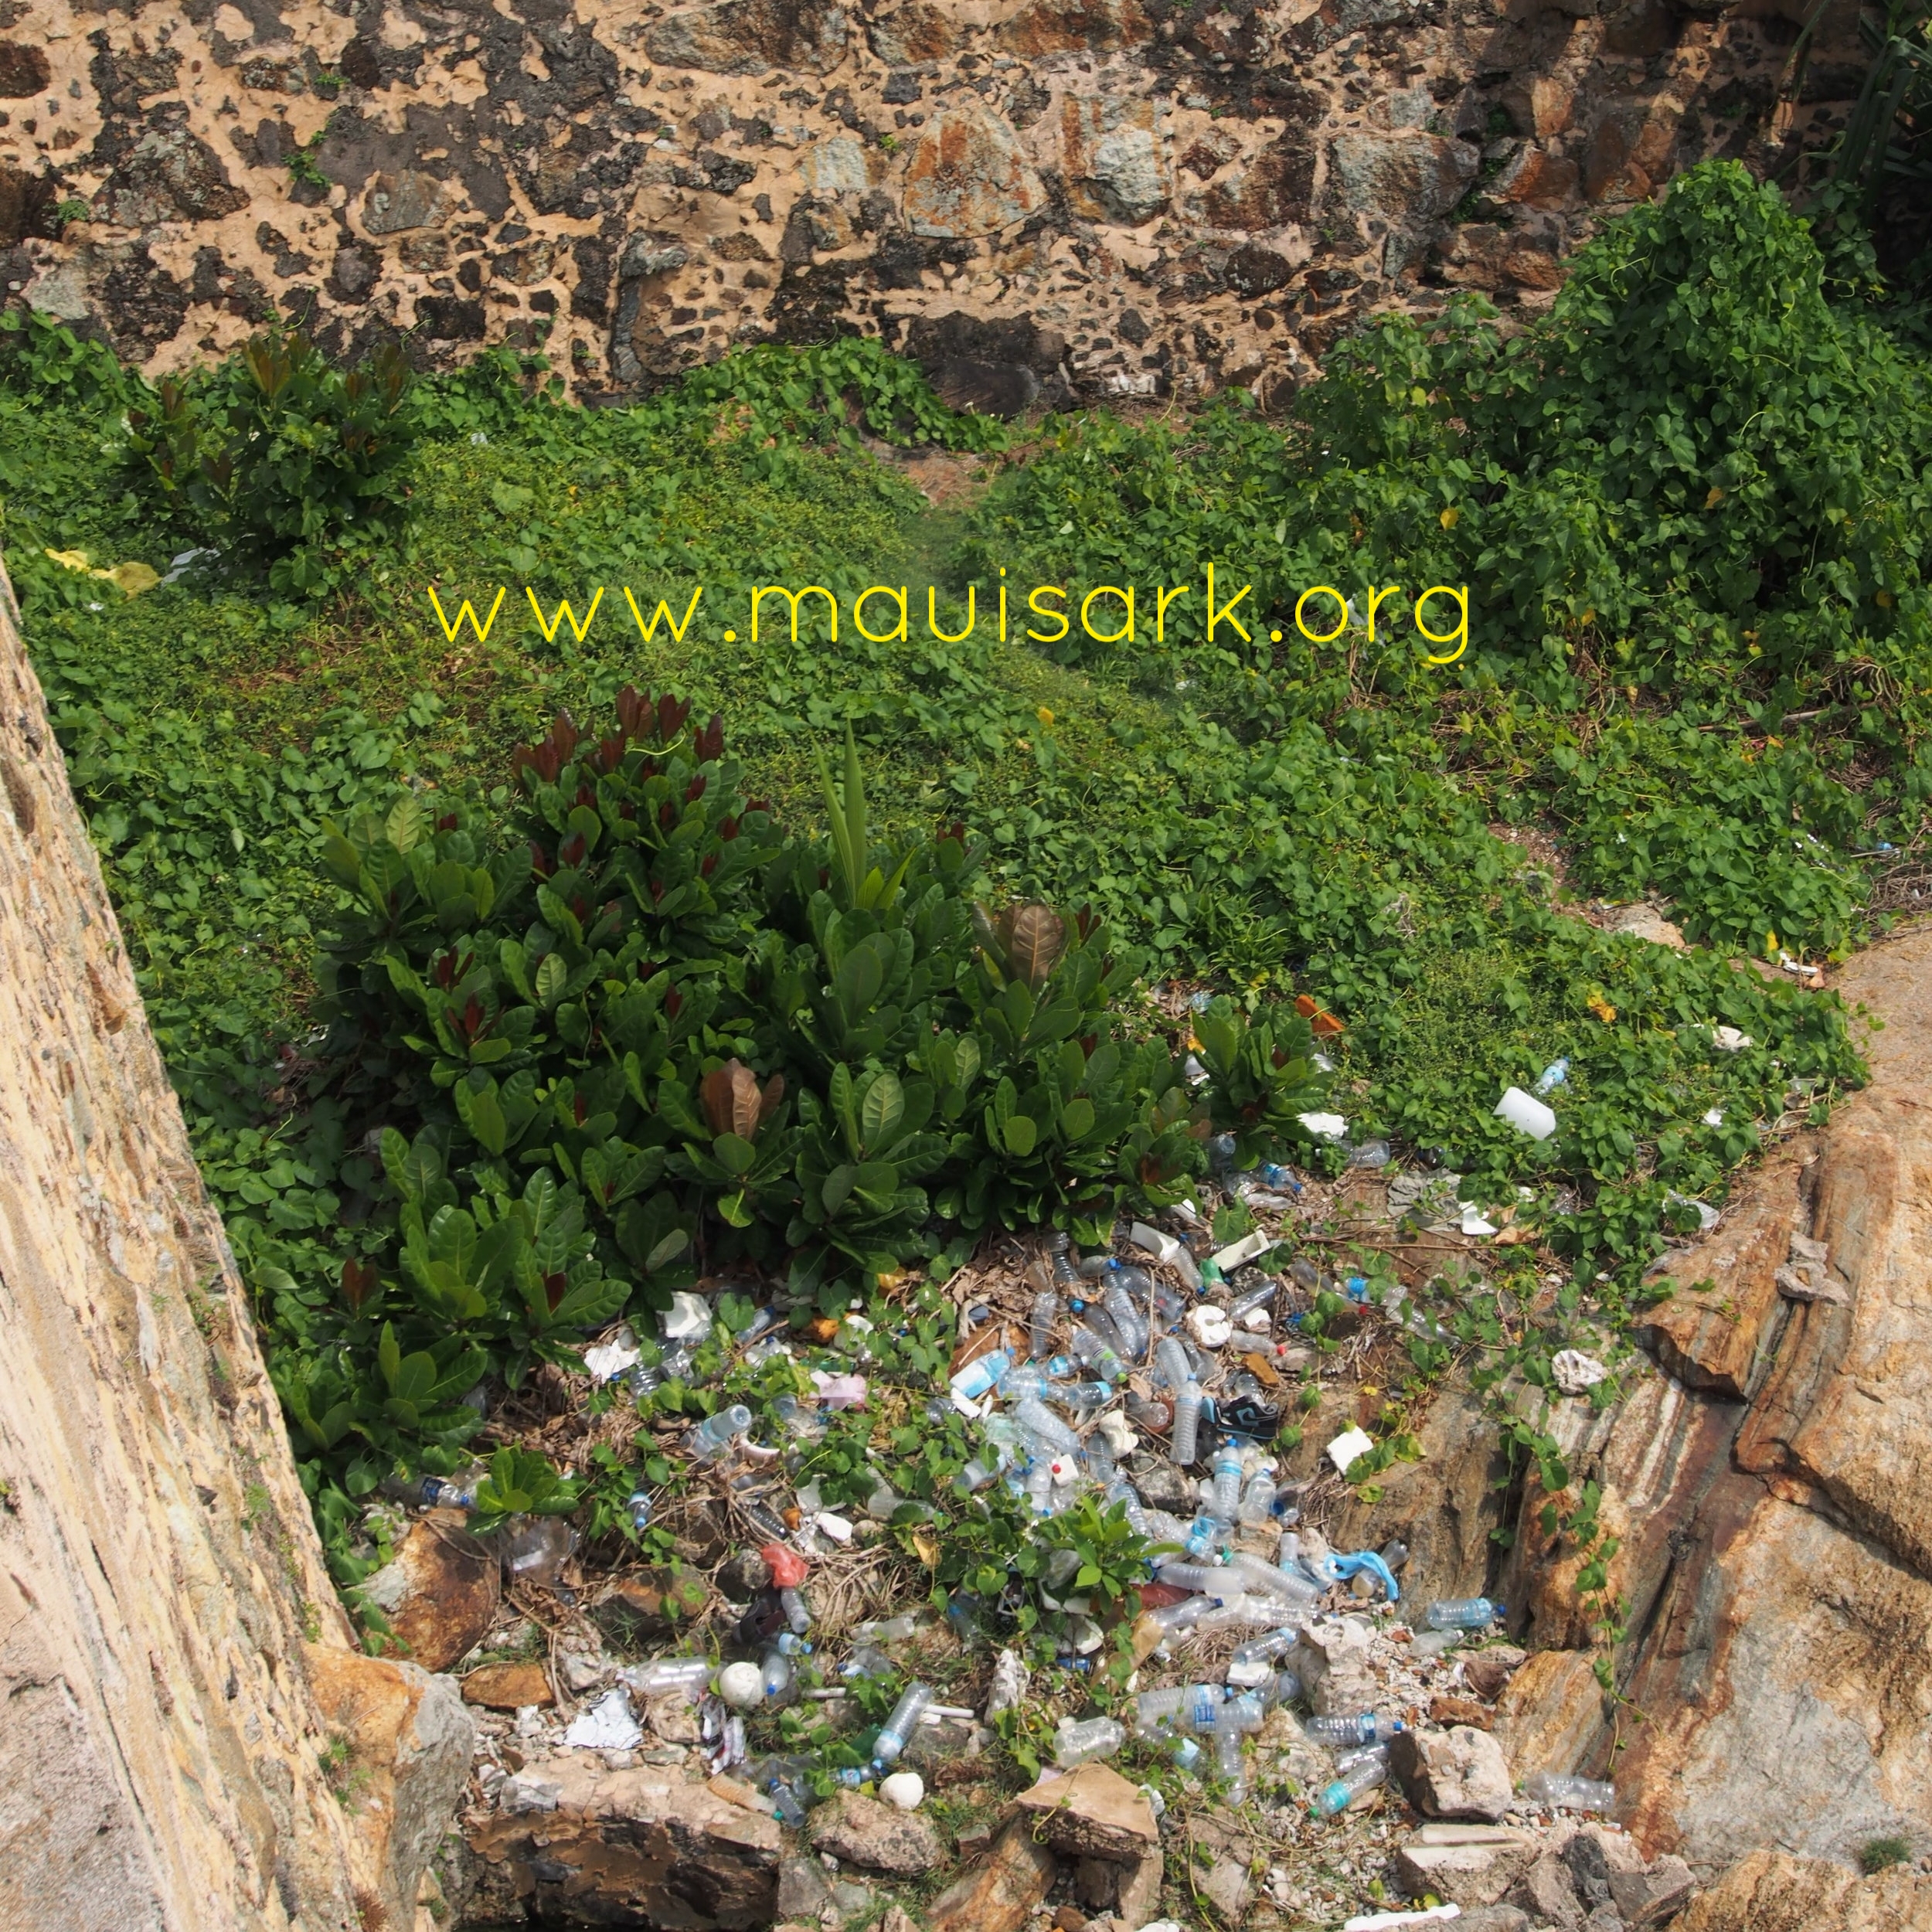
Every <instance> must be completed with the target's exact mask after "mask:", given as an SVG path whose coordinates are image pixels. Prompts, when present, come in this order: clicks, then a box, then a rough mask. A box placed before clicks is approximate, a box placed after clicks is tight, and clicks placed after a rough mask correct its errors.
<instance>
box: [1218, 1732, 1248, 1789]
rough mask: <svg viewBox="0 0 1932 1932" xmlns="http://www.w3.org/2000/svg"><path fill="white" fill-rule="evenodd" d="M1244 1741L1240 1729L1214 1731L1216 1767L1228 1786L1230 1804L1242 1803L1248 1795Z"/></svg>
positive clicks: (1223, 1781)
mask: <svg viewBox="0 0 1932 1932" xmlns="http://www.w3.org/2000/svg"><path fill="white" fill-rule="evenodd" d="M1243 1743H1244V1740H1243V1737H1242V1735H1241V1733H1240V1732H1239V1731H1238V1730H1216V1732H1215V1733H1214V1768H1215V1769H1216V1770H1217V1771H1218V1772H1219V1774H1220V1776H1221V1781H1222V1783H1223V1784H1225V1785H1226V1787H1227V1791H1226V1798H1227V1801H1228V1802H1229V1803H1230V1804H1240V1802H1241V1801H1242V1800H1243V1798H1245V1797H1247V1789H1248V1777H1247V1753H1246V1752H1245V1750H1244V1749H1243Z"/></svg>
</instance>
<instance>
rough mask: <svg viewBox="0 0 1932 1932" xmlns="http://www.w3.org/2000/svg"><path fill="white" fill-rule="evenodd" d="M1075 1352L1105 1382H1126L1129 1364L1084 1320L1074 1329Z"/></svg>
mask: <svg viewBox="0 0 1932 1932" xmlns="http://www.w3.org/2000/svg"><path fill="white" fill-rule="evenodd" d="M1072 1346H1073V1353H1074V1354H1075V1355H1077V1357H1078V1358H1079V1359H1080V1361H1082V1362H1084V1363H1085V1364H1086V1365H1087V1367H1088V1368H1090V1369H1092V1370H1093V1371H1094V1373H1095V1374H1096V1375H1097V1376H1100V1379H1102V1380H1103V1381H1104V1382H1124V1381H1125V1380H1126V1379H1127V1364H1126V1363H1125V1362H1123V1361H1122V1360H1121V1358H1120V1356H1119V1355H1118V1354H1117V1352H1115V1350H1114V1348H1113V1347H1112V1346H1111V1344H1109V1343H1108V1342H1107V1341H1106V1340H1105V1339H1104V1338H1103V1337H1102V1336H1101V1335H1100V1334H1099V1333H1098V1332H1097V1331H1096V1330H1095V1329H1094V1328H1092V1327H1091V1326H1090V1325H1088V1324H1087V1322H1084V1321H1083V1322H1082V1323H1081V1324H1080V1326H1079V1327H1078V1328H1076V1329H1075V1330H1074V1331H1073V1344H1072Z"/></svg>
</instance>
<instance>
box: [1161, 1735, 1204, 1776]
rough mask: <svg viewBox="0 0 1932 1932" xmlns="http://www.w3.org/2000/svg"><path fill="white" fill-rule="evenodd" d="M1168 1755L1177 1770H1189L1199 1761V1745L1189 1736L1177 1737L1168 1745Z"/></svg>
mask: <svg viewBox="0 0 1932 1932" xmlns="http://www.w3.org/2000/svg"><path fill="white" fill-rule="evenodd" d="M1167 1754H1168V1757H1171V1758H1172V1760H1174V1763H1175V1767H1176V1768H1177V1769H1178V1770H1183V1771H1191V1770H1193V1769H1194V1767H1195V1766H1196V1765H1197V1764H1199V1763H1200V1761H1201V1747H1200V1746H1199V1744H1197V1743H1195V1741H1194V1740H1193V1739H1192V1738H1191V1737H1177V1738H1175V1740H1174V1741H1173V1743H1171V1744H1170V1745H1169V1746H1168V1753H1167Z"/></svg>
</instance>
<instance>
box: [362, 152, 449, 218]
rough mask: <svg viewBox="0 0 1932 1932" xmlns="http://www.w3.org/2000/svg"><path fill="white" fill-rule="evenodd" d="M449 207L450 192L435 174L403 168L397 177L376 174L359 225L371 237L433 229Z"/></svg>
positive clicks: (370, 185) (366, 197) (364, 202)
mask: <svg viewBox="0 0 1932 1932" xmlns="http://www.w3.org/2000/svg"><path fill="white" fill-rule="evenodd" d="M449 207H450V197H449V191H448V190H447V189H446V188H445V187H444V185H443V183H442V182H440V181H438V180H437V179H436V177H435V176H434V175H426V174H423V172H421V171H420V169H417V168H404V169H403V172H401V173H400V175H377V176H376V179H374V180H373V181H372V182H370V183H369V192H368V194H367V195H366V196H364V198H363V201H362V226H363V227H365V228H366V229H367V230H368V231H369V233H371V234H372V235H400V234H402V233H405V232H406V230H410V229H412V228H434V227H435V226H437V224H438V223H440V222H441V220H442V219H443V217H444V215H445V214H446V213H448V211H449Z"/></svg>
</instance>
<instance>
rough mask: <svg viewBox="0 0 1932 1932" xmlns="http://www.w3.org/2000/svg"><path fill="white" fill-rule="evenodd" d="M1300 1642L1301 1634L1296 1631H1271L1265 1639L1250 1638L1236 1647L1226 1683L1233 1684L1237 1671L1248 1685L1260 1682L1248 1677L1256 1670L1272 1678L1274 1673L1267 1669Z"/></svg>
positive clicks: (1258, 1679) (1255, 1678)
mask: <svg viewBox="0 0 1932 1932" xmlns="http://www.w3.org/2000/svg"><path fill="white" fill-rule="evenodd" d="M1300 1641H1301V1632H1300V1631H1298V1630H1271V1631H1269V1632H1268V1634H1267V1636H1265V1637H1250V1638H1249V1639H1248V1641H1247V1642H1246V1643H1245V1644H1242V1645H1239V1646H1237V1647H1236V1650H1235V1653H1234V1656H1233V1660H1232V1663H1231V1665H1230V1668H1229V1671H1228V1682H1230V1684H1232V1683H1233V1682H1234V1673H1235V1671H1236V1670H1237V1669H1238V1670H1240V1671H1241V1672H1243V1676H1244V1678H1245V1680H1246V1681H1247V1682H1249V1683H1250V1684H1258V1683H1260V1681H1261V1679H1260V1677H1259V1676H1254V1675H1249V1673H1251V1672H1255V1671H1257V1670H1259V1671H1260V1672H1261V1673H1262V1675H1266V1676H1270V1677H1271V1676H1273V1675H1274V1672H1272V1671H1270V1670H1269V1669H1268V1668H1267V1666H1268V1665H1270V1664H1272V1663H1273V1662H1274V1660H1275V1659H1276V1658H1277V1657H1285V1656H1287V1654H1288V1652H1289V1651H1291V1650H1293V1649H1294V1647H1295V1645H1297V1644H1298V1643H1299V1642H1300Z"/></svg>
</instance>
